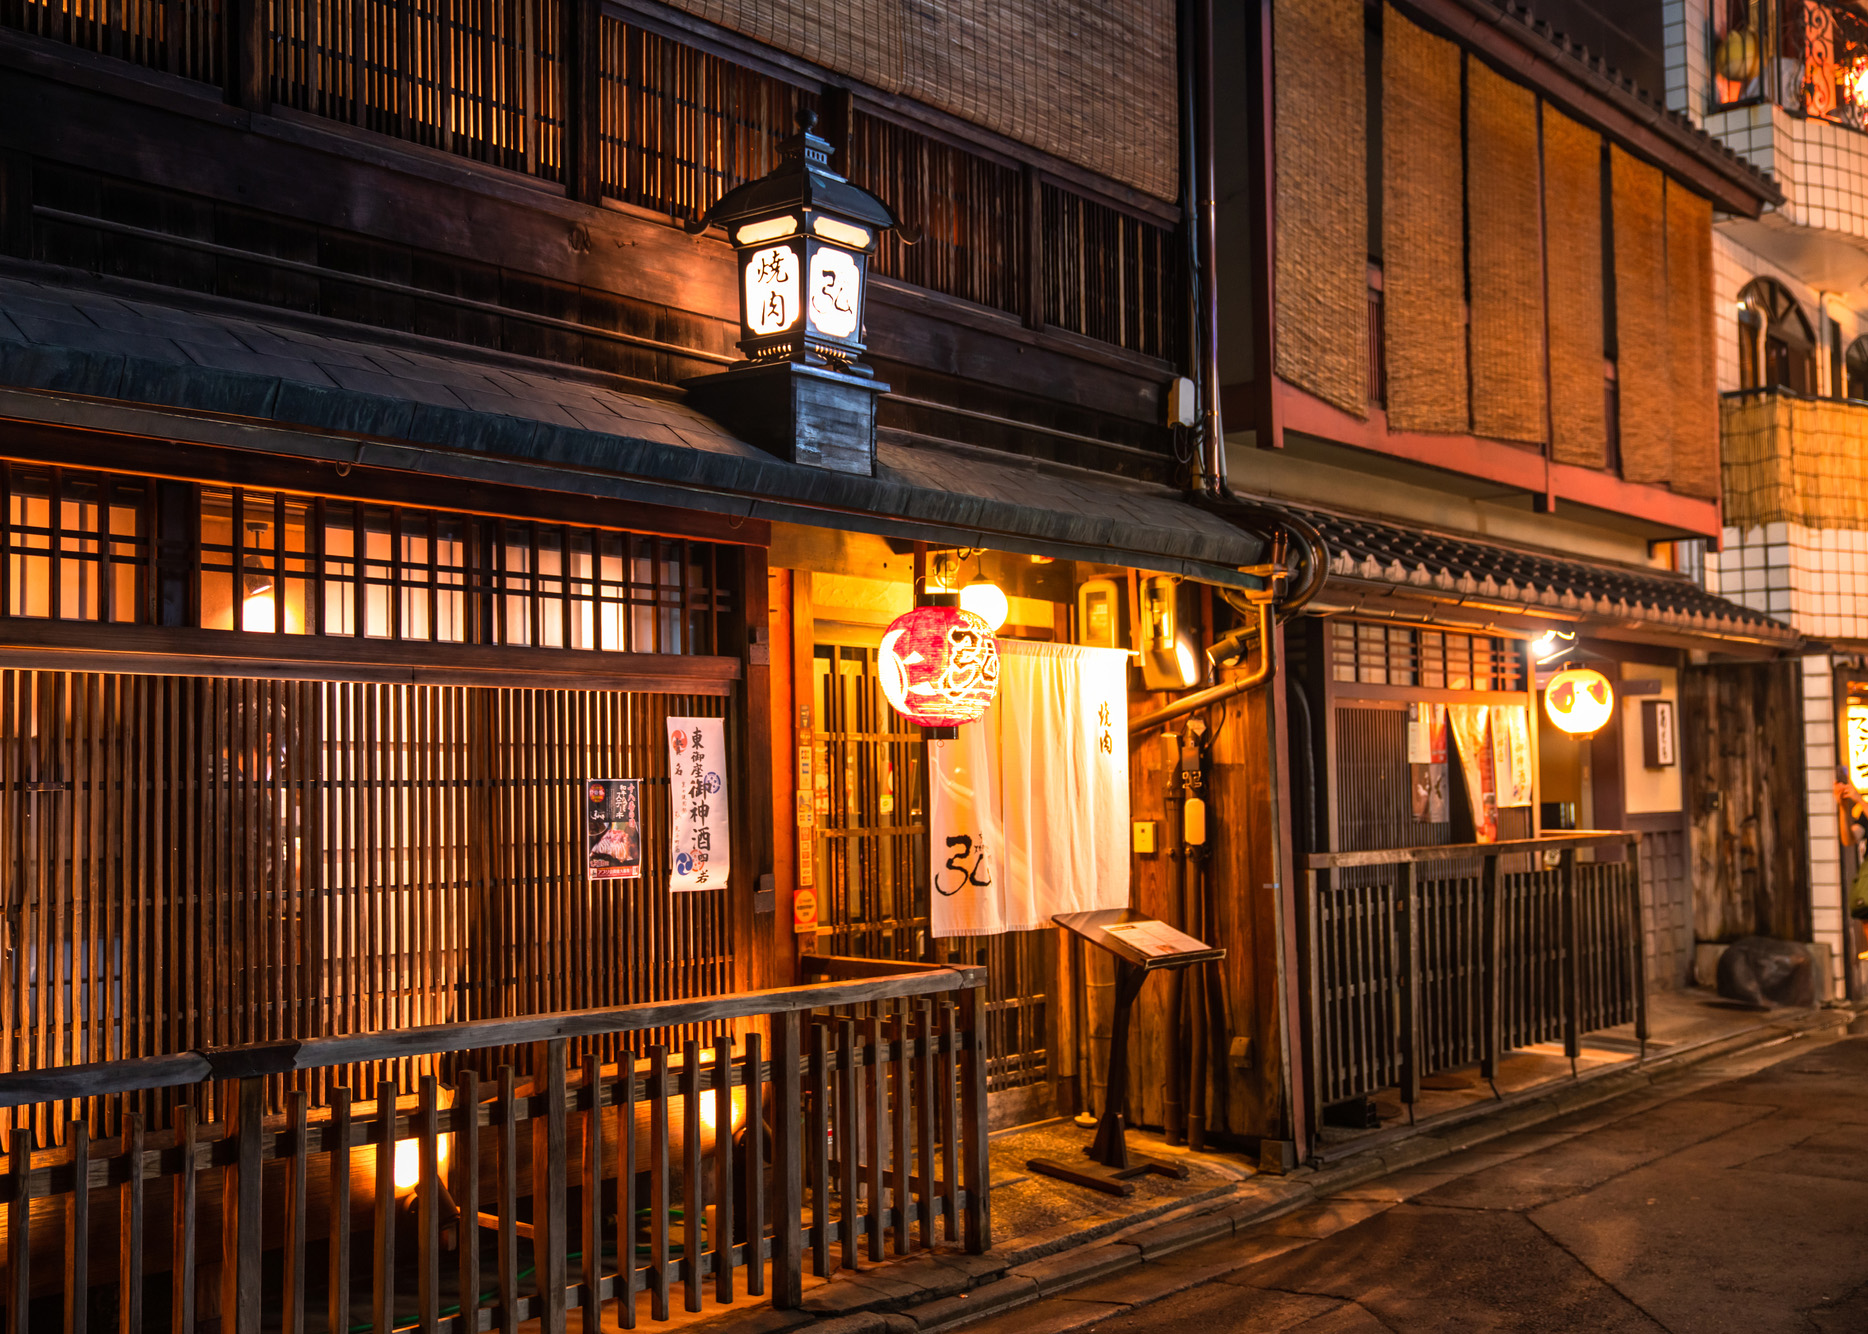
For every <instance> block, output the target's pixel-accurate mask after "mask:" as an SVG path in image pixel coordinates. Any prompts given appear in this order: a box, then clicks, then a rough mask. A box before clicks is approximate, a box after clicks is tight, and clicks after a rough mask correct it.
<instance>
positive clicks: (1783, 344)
mask: <svg viewBox="0 0 1868 1334" xmlns="http://www.w3.org/2000/svg"><path fill="white" fill-rule="evenodd" d="M1738 382H1739V385H1740V386H1741V387H1742V388H1745V389H1789V390H1791V391H1792V392H1794V393H1799V394H1813V393H1815V392H1816V335H1815V333H1814V331H1813V330H1812V329H1811V328H1810V321H1809V317H1808V316H1806V315H1805V314H1804V313H1803V309H1802V307H1800V306H1799V305H1798V304H1797V299H1796V298H1795V297H1793V296H1791V295H1790V292H1789V291H1788V289H1786V288H1785V287H1784V285H1783V284H1782V283H1780V282H1776V281H1774V280H1773V279H1770V278H1758V279H1755V280H1754V281H1752V282H1750V283H1748V284H1746V286H1745V289H1744V290H1743V291H1742V292H1740V293H1739V294H1738Z"/></svg>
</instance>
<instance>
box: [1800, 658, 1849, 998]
mask: <svg viewBox="0 0 1868 1334" xmlns="http://www.w3.org/2000/svg"><path fill="white" fill-rule="evenodd" d="M1834 696H1835V674H1834V667H1833V664H1832V663H1831V662H1830V660H1829V655H1828V654H1826V653H1815V654H1811V655H1810V656H1808V657H1806V658H1804V659H1803V754H1804V765H1805V769H1806V775H1807V777H1806V782H1807V785H1808V797H1807V799H1806V800H1805V802H1804V809H1805V810H1807V811H1808V812H1809V838H1810V843H1809V849H1810V925H1811V928H1812V931H1811V934H1812V936H1813V938H1814V939H1815V940H1816V941H1817V942H1818V943H1819V944H1827V945H1828V946H1829V958H1830V969H1831V976H1830V984H1829V985H1830V992H1829V994H1830V995H1832V996H1840V995H1841V994H1842V960H1843V951H1844V950H1845V949H1847V948H1849V944H1848V940H1847V935H1846V933H1845V932H1844V931H1843V926H1844V919H1843V915H1842V913H1843V908H1842V849H1841V847H1840V845H1838V844H1837V842H1836V815H1835V811H1836V795H1835V781H1836V716H1835V699H1834Z"/></svg>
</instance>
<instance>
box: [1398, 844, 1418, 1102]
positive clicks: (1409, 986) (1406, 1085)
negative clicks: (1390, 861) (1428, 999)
mask: <svg viewBox="0 0 1868 1334" xmlns="http://www.w3.org/2000/svg"><path fill="white" fill-rule="evenodd" d="M1400 877H1401V883H1400V885H1399V887H1398V889H1397V890H1396V894H1395V903H1396V905H1397V906H1398V907H1399V908H1400V910H1401V913H1402V922H1401V953H1402V956H1403V968H1404V970H1405V971H1404V972H1403V975H1402V976H1403V981H1402V990H1401V1045H1402V1053H1401V1101H1402V1102H1406V1103H1415V1102H1419V1101H1420V1080H1421V1068H1420V1067H1421V1049H1420V887H1419V885H1418V884H1416V882H1415V879H1416V878H1415V874H1414V863H1413V862H1402V863H1401V866H1400Z"/></svg>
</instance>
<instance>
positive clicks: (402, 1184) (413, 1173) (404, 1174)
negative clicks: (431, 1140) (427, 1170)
mask: <svg viewBox="0 0 1868 1334" xmlns="http://www.w3.org/2000/svg"><path fill="white" fill-rule="evenodd" d="M447 1160H448V1137H447V1136H446V1135H438V1136H436V1137H435V1166H436V1168H440V1167H442V1166H444V1165H445V1164H446V1163H447ZM421 1179H422V1145H421V1141H420V1140H413V1139H399V1140H397V1141H396V1193H397V1194H398V1195H400V1194H402V1193H404V1192H406V1191H411V1190H414V1189H415V1185H416V1183H417V1182H418V1181H420V1180H421Z"/></svg>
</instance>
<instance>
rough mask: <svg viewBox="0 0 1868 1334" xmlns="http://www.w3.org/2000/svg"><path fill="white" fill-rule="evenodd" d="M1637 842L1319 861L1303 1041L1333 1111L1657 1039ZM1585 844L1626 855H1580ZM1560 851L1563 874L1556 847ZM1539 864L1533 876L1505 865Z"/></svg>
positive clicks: (1601, 836)
mask: <svg viewBox="0 0 1868 1334" xmlns="http://www.w3.org/2000/svg"><path fill="white" fill-rule="evenodd" d="M1639 839H1640V835H1638V834H1633V833H1624V832H1620V831H1610V832H1589V833H1577V834H1558V835H1551V836H1548V837H1545V838H1539V839H1521V840H1512V841H1508V842H1501V843H1468V844H1456V845H1449V846H1442V847H1424V848H1401V849H1383V850H1377V851H1366V852H1335V853H1317V854H1313V855H1312V856H1311V857H1310V858H1309V861H1308V864H1307V866H1308V869H1307V870H1306V872H1305V889H1306V896H1305V897H1306V903H1307V925H1308V928H1309V930H1308V950H1307V953H1308V967H1309V977H1308V1001H1309V1014H1308V1015H1307V1023H1306V1034H1305V1036H1306V1045H1307V1047H1308V1055H1309V1061H1310V1079H1311V1092H1312V1096H1313V1097H1314V1099H1315V1105H1316V1106H1318V1107H1325V1106H1328V1105H1330V1104H1332V1103H1338V1102H1344V1101H1347V1100H1349V1099H1352V1098H1358V1097H1366V1096H1368V1095H1370V1094H1373V1093H1375V1092H1376V1091H1377V1090H1379V1089H1383V1088H1394V1087H1398V1088H1399V1089H1400V1092H1401V1098H1402V1100H1403V1101H1404V1102H1409V1103H1411V1102H1414V1101H1416V1100H1417V1099H1418V1097H1419V1094H1420V1087H1421V1080H1422V1079H1424V1078H1427V1077H1428V1076H1431V1075H1434V1074H1438V1073H1441V1072H1443V1071H1447V1070H1453V1069H1457V1068H1459V1067H1461V1066H1469V1065H1477V1066H1479V1067H1480V1068H1481V1070H1482V1071H1483V1073H1484V1074H1485V1075H1486V1076H1487V1077H1488V1078H1490V1077H1492V1076H1494V1075H1496V1073H1497V1067H1498V1060H1499V1057H1500V1056H1502V1055H1503V1054H1504V1053H1505V1052H1507V1051H1509V1050H1511V1049H1513V1048H1516V1047H1525V1046H1530V1045H1532V1044H1535V1043H1541V1042H1557V1041H1561V1042H1562V1043H1563V1045H1564V1050H1565V1052H1566V1053H1567V1054H1568V1055H1569V1056H1570V1057H1571V1058H1574V1057H1575V1056H1576V1055H1577V1054H1578V1052H1579V1050H1580V1039H1581V1036H1582V1034H1584V1033H1587V1032H1591V1031H1594V1030H1596V1029H1600V1028H1610V1027H1614V1026H1615V1025H1617V1024H1625V1023H1632V1024H1634V1026H1635V1033H1636V1036H1637V1037H1638V1038H1640V1039H1641V1040H1642V1041H1643V1042H1645V1041H1646V1039H1647V996H1646V992H1647V987H1646V979H1645V977H1644V962H1643V954H1642V925H1641V923H1642V917H1641V887H1640V858H1639V856H1638V852H1639ZM1584 848H1598V849H1610V848H1620V849H1623V850H1624V856H1623V857H1622V859H1621V860H1620V861H1595V862H1579V861H1578V860H1577V858H1576V854H1577V852H1578V851H1579V850H1581V849H1584ZM1549 852H1554V853H1556V854H1557V864H1556V866H1554V867H1546V866H1544V865H1542V861H1543V854H1545V853H1549ZM1511 862H1529V863H1531V866H1530V869H1528V870H1511V869H1506V867H1507V864H1508V863H1511Z"/></svg>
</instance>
